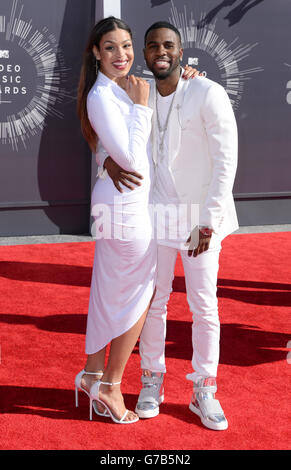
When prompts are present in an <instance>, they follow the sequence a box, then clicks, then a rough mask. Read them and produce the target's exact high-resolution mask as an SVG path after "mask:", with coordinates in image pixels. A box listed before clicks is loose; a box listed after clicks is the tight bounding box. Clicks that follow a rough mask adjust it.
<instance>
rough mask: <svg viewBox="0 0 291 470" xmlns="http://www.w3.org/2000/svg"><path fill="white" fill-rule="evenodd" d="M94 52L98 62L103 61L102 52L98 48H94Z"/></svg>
mask: <svg viewBox="0 0 291 470" xmlns="http://www.w3.org/2000/svg"><path fill="white" fill-rule="evenodd" d="M92 51H93V54H94V56H95V57H96V59H97V60H100V59H101V57H100V52H99V50H98V49H97V47H96V46H93V48H92Z"/></svg>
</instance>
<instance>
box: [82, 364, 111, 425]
mask: <svg viewBox="0 0 291 470" xmlns="http://www.w3.org/2000/svg"><path fill="white" fill-rule="evenodd" d="M85 374H87V375H97V376H98V377H102V375H103V372H87V371H86V370H85V369H83V370H81V372H79V374H77V375H76V378H75V403H76V408H78V406H79V401H78V391H79V390H82V392H85V393H86V395H87V396H88V397H89V398H90V392H88V391H87V390H86V389H85V388H83V387H82V386H81V380H82V377H83V375H85ZM98 382H99V380H98ZM96 383H97V382H96ZM93 385H94V384H93ZM93 407H94V411H95V413H96V414H97V415H99V416H105V417H109V416H110V415H109V413H108V412H107V409H106V408H104V411H103V412H102V411H99V410H98V408H97V405H96V403H93ZM89 412H90V413H92V412H91V403H90V410H89Z"/></svg>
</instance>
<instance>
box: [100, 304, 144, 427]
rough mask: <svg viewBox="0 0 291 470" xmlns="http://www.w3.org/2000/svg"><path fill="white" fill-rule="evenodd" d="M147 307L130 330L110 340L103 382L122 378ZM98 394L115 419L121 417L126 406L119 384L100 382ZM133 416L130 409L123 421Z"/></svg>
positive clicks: (130, 419) (118, 380) (111, 381)
mask: <svg viewBox="0 0 291 470" xmlns="http://www.w3.org/2000/svg"><path fill="white" fill-rule="evenodd" d="M148 309H149V306H148V307H147V309H146V310H145V312H144V313H143V314H142V316H141V317H140V319H139V320H138V321H137V322H136V323H135V325H134V326H133V327H132V328H131V329H130V330H128V331H126V332H125V333H124V334H123V335H121V336H118V337H117V338H114V339H113V340H112V341H111V347H110V352H109V357H108V362H107V366H106V369H105V371H104V374H103V377H102V381H103V382H110V383H113V382H120V381H121V380H122V376H123V372H124V369H125V366H126V364H127V361H128V359H129V357H130V355H131V353H132V350H133V348H134V346H135V344H136V342H137V340H138V337H139V335H140V332H141V329H142V327H143V324H144V321H145V317H146V315H147V312H148ZM99 396H100V399H101V400H102V401H104V402H105V403H106V404H107V405H108V406H109V407H110V409H111V411H112V413H113V414H114V416H115V417H116V418H117V419H121V417H122V416H123V415H124V413H125V410H126V407H125V405H124V400H123V396H122V393H121V390H120V385H103V384H101V386H100V389H99ZM135 416H136V414H135V413H133V412H132V411H130V412H129V413H128V414H127V415H126V417H125V421H132V419H133V417H135Z"/></svg>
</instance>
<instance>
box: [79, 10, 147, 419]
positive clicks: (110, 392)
mask: <svg viewBox="0 0 291 470" xmlns="http://www.w3.org/2000/svg"><path fill="white" fill-rule="evenodd" d="M133 58H134V53H133V47H132V35H131V31H130V29H129V27H128V26H127V25H126V24H125V23H124V22H123V21H121V20H119V19H116V18H113V17H110V18H106V19H104V20H101V21H100V22H99V23H97V25H95V27H94V28H93V31H92V33H91V36H90V38H89V42H88V46H87V48H86V52H85V57H84V63H83V67H82V72H81V78H80V85H79V95H78V114H79V117H80V120H81V127H82V131H83V134H84V136H85V138H86V140H87V141H88V143H89V145H90V147H91V149H92V150H94V151H95V153H96V158H97V163H98V154H99V153H100V152H106V153H107V155H110V156H111V157H112V158H113V159H114V160H115V161H116V163H118V164H119V165H120V166H122V167H123V168H124V169H126V170H128V171H132V172H138V173H140V174H141V175H142V176H143V181H142V185H140V186H138V187H137V188H136V189H135V190H134V191H131V190H130V189H125V190H124V191H123V192H122V194H121V193H120V192H119V191H118V190H117V189H116V188H115V186H114V185H113V184H112V181H111V179H110V178H109V177H107V178H106V177H105V178H97V181H96V184H95V187H94V189H93V193H92V213H93V215H94V216H95V217H96V224H95V226H96V227H97V232H96V238H97V240H96V247H95V259H94V266H93V273H92V281H91V291H90V302H89V311H88V319H87V331H86V354H87V355H88V356H87V362H86V365H85V368H84V369H83V370H82V371H81V372H80V373H79V374H78V375H77V376H76V379H75V387H76V406H78V390H79V389H80V390H83V391H84V392H85V393H86V394H87V395H88V396H89V399H90V419H92V406H93V407H94V410H95V412H96V413H97V414H98V415H102V416H109V417H111V418H112V420H113V421H114V422H117V423H123V424H128V423H133V422H136V421H137V420H138V416H137V415H136V414H135V413H134V412H133V411H128V410H127V409H126V407H125V404H124V401H123V396H122V393H121V390H120V383H121V379H122V375H123V372H124V368H125V366H126V363H127V361H128V359H129V357H130V354H131V352H132V350H133V348H134V346H135V344H136V342H137V339H138V337H139V334H140V332H141V329H142V326H143V323H144V320H145V316H146V314H147V311H148V308H149V305H150V301H151V299H152V297H153V293H154V288H155V270H156V244H155V241H154V239H153V237H152V232H151V219H150V213H149V202H150V199H149V198H150V189H151V188H150V186H151V183H150V182H151V171H152V168H151V156H150V153H149V137H150V132H151V117H152V110H151V109H150V108H149V107H148V97H149V85H148V83H147V82H146V81H145V80H143V79H140V78H137V77H134V76H130V77H129V76H128V73H129V70H130V68H131V65H132V63H133ZM96 74H97V78H96ZM100 217H101V218H100ZM100 221H102V222H100ZM109 343H111V346H110V352H109V355H108V360H107V364H106V367H105V357H106V347H107V345H108V344H109Z"/></svg>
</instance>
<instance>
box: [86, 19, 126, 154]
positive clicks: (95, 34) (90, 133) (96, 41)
mask: <svg viewBox="0 0 291 470" xmlns="http://www.w3.org/2000/svg"><path fill="white" fill-rule="evenodd" d="M115 29H124V30H125V31H127V32H128V33H129V34H130V37H131V38H132V32H131V30H130V28H129V26H128V25H127V24H126V23H124V21H122V20H120V19H119V18H115V17H114V16H109V17H108V18H104V19H102V20H100V21H98V23H97V24H96V25H95V26H94V28H93V29H92V32H91V34H90V36H89V40H88V43H87V47H86V49H85V52H84V57H83V64H82V68H81V74H80V80H79V87H78V96H77V113H78V117H79V119H80V122H81V130H82V133H83V136H84V137H85V139H86V141H87V142H88V144H89V146H90V149H91V150H92V152H95V151H96V146H97V135H96V133H95V131H94V129H93V128H92V126H91V124H90V121H89V119H88V113H87V96H88V93H89V91H90V89H91V88H92V86H93V85H94V83H95V80H96V58H95V56H94V54H93V51H92V49H93V46H96V47H97V49H99V46H100V41H101V38H102V36H103V35H104V34H106V33H109V32H110V31H114V30H115Z"/></svg>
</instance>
